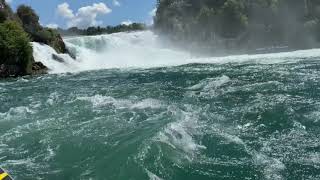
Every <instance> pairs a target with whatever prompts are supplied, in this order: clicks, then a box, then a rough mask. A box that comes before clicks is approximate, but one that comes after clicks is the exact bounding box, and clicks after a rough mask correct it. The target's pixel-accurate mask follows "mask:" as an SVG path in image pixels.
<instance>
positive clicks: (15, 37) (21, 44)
mask: <svg viewBox="0 0 320 180" xmlns="http://www.w3.org/2000/svg"><path fill="white" fill-rule="evenodd" d="M32 62H33V56H32V47H31V45H30V43H29V38H28V35H27V34H26V33H25V32H24V31H23V28H22V27H21V26H20V25H19V24H18V23H17V22H14V21H6V22H4V23H1V24H0V64H6V65H13V66H17V67H18V68H19V69H20V73H21V75H23V74H30V73H31V71H32Z"/></svg>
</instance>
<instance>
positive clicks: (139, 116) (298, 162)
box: [0, 31, 320, 180]
mask: <svg viewBox="0 0 320 180" xmlns="http://www.w3.org/2000/svg"><path fill="white" fill-rule="evenodd" d="M65 41H66V43H67V46H68V48H69V49H70V51H72V52H73V53H74V54H75V55H76V56H77V59H76V60H74V59H72V58H70V57H69V56H68V55H65V54H56V52H55V51H54V50H53V49H51V48H50V47H48V46H45V45H40V44H37V43H33V47H34V50H35V51H34V53H35V54H34V55H35V59H36V60H37V61H41V62H43V63H44V64H45V65H46V66H48V67H49V68H50V74H46V75H41V76H25V77H19V78H16V79H1V80H0V103H1V105H0V167H2V168H4V169H5V170H7V171H8V172H9V173H10V175H12V176H13V178H14V179H16V180H20V179H21V180H25V179H32V180H33V179H45V180H57V179H63V180H64V179H67V180H68V179H92V180H105V179H106V180H126V179H137V180H195V179H196V180H198V179H199V180H212V179H223V180H235V179H236V180H237V179H241V180H242V179H245V180H292V179H304V180H319V179H320V61H319V60H320V51H319V50H317V49H315V50H306V51H296V52H288V53H279V54H265V55H242V56H229V57H219V58H215V57H212V58H193V57H191V56H190V55H188V54H187V53H184V52H179V51H177V50H173V49H172V48H170V47H167V46H164V45H163V44H162V43H161V40H160V39H159V38H158V37H157V36H155V35H154V34H152V33H151V32H148V31H147V32H135V33H119V34H112V35H103V36H93V37H74V38H66V39H65ZM52 54H56V55H57V56H59V57H60V58H61V59H63V60H64V62H59V61H56V60H53V59H52ZM67 72H76V73H67Z"/></svg>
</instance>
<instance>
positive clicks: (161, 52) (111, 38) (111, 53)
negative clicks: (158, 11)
mask: <svg viewBox="0 0 320 180" xmlns="http://www.w3.org/2000/svg"><path fill="white" fill-rule="evenodd" d="M64 41H65V42H66V45H67V47H68V49H69V50H70V51H71V52H72V53H73V54H74V55H75V56H76V57H77V58H76V60H74V59H72V58H71V57H69V56H68V55H66V54H57V53H56V52H55V51H54V49H52V48H51V47H49V46H47V45H43V44H39V43H35V42H34V43H32V45H33V48H34V57H35V60H36V61H40V62H42V63H43V64H45V65H46V66H47V67H49V69H50V72H51V73H64V72H79V71H88V70H99V69H111V68H154V67H167V66H179V65H185V64H191V63H200V64H207V63H208V64H212V63H215V64H221V63H247V62H253V63H262V64H264V63H266V64H272V63H286V62H297V61H300V60H303V59H305V58H309V57H320V49H311V50H301V51H295V52H284V53H274V54H259V55H236V56H226V57H209V58H195V57H192V56H191V55H190V54H189V53H186V52H183V51H179V50H176V49H173V48H169V47H170V46H168V44H165V43H163V41H161V38H160V37H159V36H157V35H155V34H154V33H153V32H151V31H141V32H131V33H115V34H110V35H99V36H79V37H71V38H65V39H64ZM52 55H55V56H58V57H59V58H60V59H63V61H57V60H55V58H53V56H52Z"/></svg>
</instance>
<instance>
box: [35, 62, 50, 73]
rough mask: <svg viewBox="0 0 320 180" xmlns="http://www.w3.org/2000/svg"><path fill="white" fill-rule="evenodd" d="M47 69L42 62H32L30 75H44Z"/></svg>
mask: <svg viewBox="0 0 320 180" xmlns="http://www.w3.org/2000/svg"><path fill="white" fill-rule="evenodd" d="M47 72H48V68H47V67H46V66H45V65H44V64H42V62H34V63H33V64H32V74H46V73H47Z"/></svg>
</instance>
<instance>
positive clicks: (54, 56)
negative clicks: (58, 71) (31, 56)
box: [52, 54, 64, 63]
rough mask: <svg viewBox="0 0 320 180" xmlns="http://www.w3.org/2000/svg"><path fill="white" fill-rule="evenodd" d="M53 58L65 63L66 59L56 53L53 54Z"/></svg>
mask: <svg viewBox="0 0 320 180" xmlns="http://www.w3.org/2000/svg"><path fill="white" fill-rule="evenodd" d="M52 59H54V60H56V61H58V62H60V63H64V59H63V58H62V57H60V56H58V55H56V54H52Z"/></svg>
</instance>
